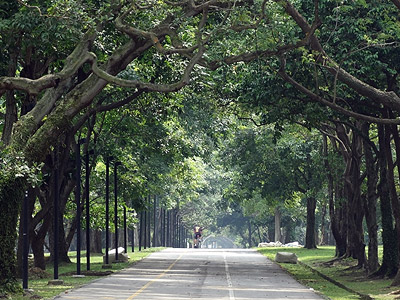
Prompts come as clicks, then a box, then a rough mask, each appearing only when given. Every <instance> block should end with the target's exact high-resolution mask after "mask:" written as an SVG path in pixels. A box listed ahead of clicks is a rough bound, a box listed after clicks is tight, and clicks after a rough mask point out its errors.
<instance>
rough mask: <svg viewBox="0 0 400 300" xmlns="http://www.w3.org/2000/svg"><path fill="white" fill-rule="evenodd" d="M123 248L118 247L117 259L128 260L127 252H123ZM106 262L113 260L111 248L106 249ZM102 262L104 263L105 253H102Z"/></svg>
mask: <svg viewBox="0 0 400 300" xmlns="http://www.w3.org/2000/svg"><path fill="white" fill-rule="evenodd" d="M124 251H125V248H123V247H118V261H128V260H129V256H128V254H126V253H124ZM108 262H109V263H112V262H115V249H111V250H110V251H108ZM103 263H106V255H105V254H104V255H103Z"/></svg>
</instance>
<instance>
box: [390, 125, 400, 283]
mask: <svg viewBox="0 0 400 300" xmlns="http://www.w3.org/2000/svg"><path fill="white" fill-rule="evenodd" d="M391 132H392V135H393V140H394V144H395V151H396V158H397V159H396V163H397V172H398V175H399V176H400V136H399V130H398V128H397V125H392V128H391ZM397 222H399V220H397ZM398 247H399V253H400V240H398ZM399 263H400V262H399ZM399 285H400V267H398V270H397V274H396V276H395V278H394V280H393V282H392V286H399Z"/></svg>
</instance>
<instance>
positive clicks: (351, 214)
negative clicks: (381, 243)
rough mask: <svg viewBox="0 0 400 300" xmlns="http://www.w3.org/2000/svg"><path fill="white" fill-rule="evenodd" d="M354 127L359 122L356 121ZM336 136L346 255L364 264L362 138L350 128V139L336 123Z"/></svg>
mask: <svg viewBox="0 0 400 300" xmlns="http://www.w3.org/2000/svg"><path fill="white" fill-rule="evenodd" d="M356 127H357V128H360V127H361V124H360V123H359V122H356ZM336 131H337V135H338V138H339V139H340V140H341V141H342V144H343V146H341V153H342V155H343V158H344V160H345V163H346V168H345V171H344V174H343V180H344V196H345V197H346V200H347V203H348V204H347V208H348V211H347V226H348V229H347V234H348V235H347V242H348V244H347V249H346V255H347V256H348V257H353V258H355V259H357V260H358V266H359V267H365V266H366V262H367V261H366V255H365V244H364V234H363V233H364V231H363V226H362V222H363V218H364V211H363V207H362V202H361V182H362V181H361V180H360V168H361V156H362V139H361V137H360V135H359V134H358V133H357V130H354V129H353V130H352V139H351V140H350V137H349V136H348V134H347V131H346V128H345V127H344V126H343V125H341V124H338V125H337V127H336Z"/></svg>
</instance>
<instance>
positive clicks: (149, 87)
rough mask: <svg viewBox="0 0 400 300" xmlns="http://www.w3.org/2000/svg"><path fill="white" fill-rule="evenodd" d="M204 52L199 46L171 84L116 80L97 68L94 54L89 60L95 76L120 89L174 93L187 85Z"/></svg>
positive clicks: (116, 78)
mask: <svg viewBox="0 0 400 300" xmlns="http://www.w3.org/2000/svg"><path fill="white" fill-rule="evenodd" d="M204 51H205V48H204V47H203V46H199V51H198V52H197V53H196V54H195V55H194V56H193V58H192V59H191V60H190V61H189V63H188V64H187V66H186V69H185V71H184V72H183V74H182V77H181V79H180V80H179V81H178V82H176V83H171V84H155V83H150V82H143V81H140V80H127V79H122V78H118V77H116V76H113V75H111V74H109V73H107V72H105V71H104V70H102V69H100V68H99V67H98V66H97V63H96V61H97V59H96V56H95V55H94V54H92V58H91V59H92V70H93V73H94V74H95V75H97V76H98V77H100V78H102V79H104V80H105V81H107V82H109V83H112V84H116V85H119V86H122V87H128V88H135V89H138V90H145V91H151V92H162V93H169V92H176V91H178V90H179V89H181V88H183V87H184V86H185V85H187V84H188V83H189V80H190V74H191V72H192V70H193V68H194V66H195V65H196V64H197V63H198V61H199V60H200V59H201V57H202V56H203V53H204Z"/></svg>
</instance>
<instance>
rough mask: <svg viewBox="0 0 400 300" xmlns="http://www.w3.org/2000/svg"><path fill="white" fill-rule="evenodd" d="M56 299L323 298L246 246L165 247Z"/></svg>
mask: <svg viewBox="0 0 400 300" xmlns="http://www.w3.org/2000/svg"><path fill="white" fill-rule="evenodd" d="M56 299H84V300H92V299H93V300H94V299H95V300H105V299H109V300H111V299H117V300H133V299H135V300H142V299H152V300H173V299H174V300H176V299H227V300H244V299H272V300H283V299H307V300H311V299H323V298H322V297H321V296H319V295H317V294H316V293H314V292H313V291H312V290H310V289H309V288H307V287H304V286H303V285H301V284H299V283H298V282H297V281H295V280H294V279H293V278H292V277H291V276H289V275H288V274H287V273H286V272H285V271H283V270H282V269H281V268H280V267H279V266H277V265H276V264H275V263H273V262H271V261H270V260H268V259H267V258H266V257H264V256H262V255H261V254H259V253H258V252H256V251H254V250H247V249H166V250H163V251H160V252H157V253H153V254H151V255H150V256H148V257H147V258H145V259H143V260H142V261H140V262H138V263H136V264H135V265H134V266H132V267H130V268H128V269H125V270H123V271H121V272H119V273H116V274H113V275H111V276H108V277H106V278H102V279H100V280H96V281H95V282H93V283H91V284H88V285H86V286H84V287H82V288H79V289H75V290H72V291H69V292H67V293H63V294H62V295H60V296H58V297H56Z"/></svg>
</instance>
